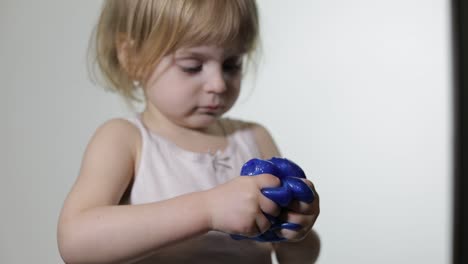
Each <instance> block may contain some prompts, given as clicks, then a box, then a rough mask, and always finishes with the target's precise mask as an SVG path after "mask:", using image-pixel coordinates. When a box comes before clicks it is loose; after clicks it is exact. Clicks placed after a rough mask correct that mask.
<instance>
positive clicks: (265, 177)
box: [252, 174, 281, 189]
mask: <svg viewBox="0 0 468 264" xmlns="http://www.w3.org/2000/svg"><path fill="white" fill-rule="evenodd" d="M252 179H254V180H255V182H256V183H257V186H258V187H259V188H260V189H264V188H274V187H278V186H280V185H281V181H280V179H279V178H278V177H276V176H273V175H271V174H260V175H257V176H255V177H252Z"/></svg>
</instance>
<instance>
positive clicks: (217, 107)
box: [199, 105, 223, 114]
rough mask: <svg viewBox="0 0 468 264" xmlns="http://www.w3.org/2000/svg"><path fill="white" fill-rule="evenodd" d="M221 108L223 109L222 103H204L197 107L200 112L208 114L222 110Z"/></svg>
mask: <svg viewBox="0 0 468 264" xmlns="http://www.w3.org/2000/svg"><path fill="white" fill-rule="evenodd" d="M222 109H223V106H222V105H205V106H200V107H199V110H200V111H201V112H203V113H210V114H214V113H219V112H221V111H222Z"/></svg>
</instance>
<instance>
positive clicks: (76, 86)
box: [0, 0, 452, 264]
mask: <svg viewBox="0 0 468 264" xmlns="http://www.w3.org/2000/svg"><path fill="white" fill-rule="evenodd" d="M258 4H259V8H260V12H261V19H262V20H261V25H262V30H263V32H262V38H263V58H262V61H261V64H260V69H259V72H258V74H257V78H256V81H255V82H254V81H252V80H251V79H252V78H247V80H246V82H245V85H244V87H245V91H247V92H246V93H245V94H244V95H243V96H242V99H241V101H240V102H239V103H238V104H237V105H236V108H235V109H234V110H232V111H231V112H230V113H229V116H231V117H238V118H242V119H247V120H255V121H258V122H260V123H262V124H264V125H265V126H266V127H267V128H269V130H270V131H271V133H272V134H273V136H274V138H275V140H276V141H277V143H278V145H279V146H280V148H281V150H282V152H283V154H284V156H286V157H288V158H290V159H292V160H294V161H296V162H297V163H298V164H300V165H301V166H302V167H303V168H304V169H305V171H306V172H307V174H308V176H309V178H310V179H311V180H312V181H314V182H315V184H316V186H317V189H318V191H319V193H320V195H321V209H322V212H321V215H320V217H319V219H318V221H317V224H316V229H317V231H318V233H319V234H320V236H321V239H322V244H323V245H322V252H321V256H320V258H319V261H318V262H319V263H324V264H328V263H392V264H393V263H408V264H409V263H411V264H412V263H434V264H436V263H449V261H450V248H451V226H450V224H451V182H452V181H451V170H452V167H451V159H452V158H451V140H452V136H451V135H452V129H451V111H450V110H451V64H450V49H449V48H450V30H449V21H450V17H449V1H447V0H379V1H375V0H354V1H346V0H294V1H280V0H259V1H258ZM99 7H100V1H90V0H88V1H71V0H67V1H63V0H43V1H27V0H16V1H13V0H2V1H1V2H0V32H1V34H0V40H1V41H0V77H1V84H2V88H1V89H2V93H1V107H2V109H1V110H2V111H1V114H2V120H4V122H3V124H2V129H1V132H0V133H1V137H0V140H1V142H0V143H1V145H0V146H1V151H0V153H1V155H2V156H1V157H0V160H1V162H2V163H1V168H2V181H1V183H0V195H1V196H0V210H1V211H0V212H1V220H0V223H1V225H0V263H61V259H60V257H59V254H58V251H57V246H56V239H55V235H56V223H57V218H58V214H59V210H60V208H61V205H62V202H63V199H64V198H65V196H66V194H67V192H68V190H69V188H70V186H71V185H72V183H73V181H74V179H75V177H76V176H77V173H78V169H79V166H80V160H81V156H82V153H83V151H84V148H85V146H86V144H87V142H88V140H89V138H90V136H91V135H92V133H93V132H94V129H95V128H96V127H97V126H99V124H101V123H102V122H104V121H105V120H107V119H109V118H112V117H119V116H130V115H131V113H130V112H129V111H128V110H127V109H126V107H125V105H124V104H123V103H122V101H121V100H120V98H118V97H117V96H116V95H113V94H111V93H108V92H105V91H103V90H102V89H100V88H98V87H96V86H94V85H93V84H92V83H91V82H90V81H89V79H88V76H87V70H86V63H85V62H86V48H87V43H88V38H89V35H90V33H91V30H92V27H93V25H94V23H95V21H96V19H97V15H98V13H99ZM254 86H255V88H253V91H252V93H251V95H250V96H246V95H247V94H248V93H249V91H250V90H252V87H254Z"/></svg>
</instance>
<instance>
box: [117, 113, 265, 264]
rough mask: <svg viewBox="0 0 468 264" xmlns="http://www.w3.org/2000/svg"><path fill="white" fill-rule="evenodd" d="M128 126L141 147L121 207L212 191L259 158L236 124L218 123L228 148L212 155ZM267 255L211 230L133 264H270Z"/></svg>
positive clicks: (248, 134) (260, 246)
mask: <svg viewBox="0 0 468 264" xmlns="http://www.w3.org/2000/svg"><path fill="white" fill-rule="evenodd" d="M129 121H130V122H131V123H133V124H134V125H135V126H136V127H137V128H138V129H139V131H140V133H141V138H142V147H141V155H140V163H139V166H138V168H136V169H135V175H134V179H133V183H132V185H131V186H130V188H129V189H128V191H127V193H126V195H125V196H124V198H123V200H122V202H121V203H122V204H143V203H151V202H157V201H162V200H166V199H169V198H173V197H175V196H179V195H182V194H186V193H190V192H196V191H203V190H207V189H210V188H213V187H215V186H217V185H219V184H222V183H224V182H226V181H228V180H230V179H232V178H234V177H237V176H238V175H239V172H240V169H241V167H242V165H243V164H244V163H245V162H246V161H248V160H249V159H251V158H254V157H260V152H259V149H258V147H257V145H256V143H255V140H254V136H253V133H252V130H251V129H250V128H249V126H246V125H245V124H244V125H239V124H242V123H241V122H238V121H237V122H236V121H232V120H229V119H224V120H222V122H221V124H222V126H223V128H224V130H225V131H229V132H228V134H227V135H226V137H227V139H228V145H227V147H226V149H225V150H224V151H216V152H214V153H198V152H191V151H188V150H185V149H182V148H180V147H178V146H177V145H176V144H175V143H173V142H171V141H169V140H168V139H166V138H164V137H162V136H160V135H158V134H156V133H153V132H151V131H149V130H148V129H147V128H146V127H145V125H144V124H143V123H142V121H141V118H140V117H139V116H138V117H135V118H133V119H129ZM234 124H236V125H234ZM194 210H196V208H194ZM271 250H272V247H271V244H270V243H259V242H255V241H250V240H240V241H236V240H233V239H231V238H230V237H229V235H227V234H224V233H221V232H214V231H212V232H208V233H207V234H205V235H202V236H199V237H196V238H194V239H190V240H187V241H184V242H181V243H179V244H176V245H174V246H171V247H168V248H165V249H162V250H159V251H157V252H156V253H155V254H154V255H152V256H151V257H149V258H148V259H145V260H143V261H141V262H138V263H184V264H187V263H194V264H195V263H204V264H210V263H243V264H247V263H256V264H257V263H271Z"/></svg>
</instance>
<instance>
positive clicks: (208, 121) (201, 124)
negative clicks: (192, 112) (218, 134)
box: [190, 116, 221, 129]
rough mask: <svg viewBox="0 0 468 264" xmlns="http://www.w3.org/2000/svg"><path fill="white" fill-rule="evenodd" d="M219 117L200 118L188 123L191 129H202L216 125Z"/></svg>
mask: <svg viewBox="0 0 468 264" xmlns="http://www.w3.org/2000/svg"><path fill="white" fill-rule="evenodd" d="M220 118H221V116H200V117H197V118H194V119H193V120H191V121H192V122H190V127H191V128H193V129H204V128H208V127H209V126H211V125H213V124H215V123H216V121H218V120H219V119H220Z"/></svg>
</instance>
